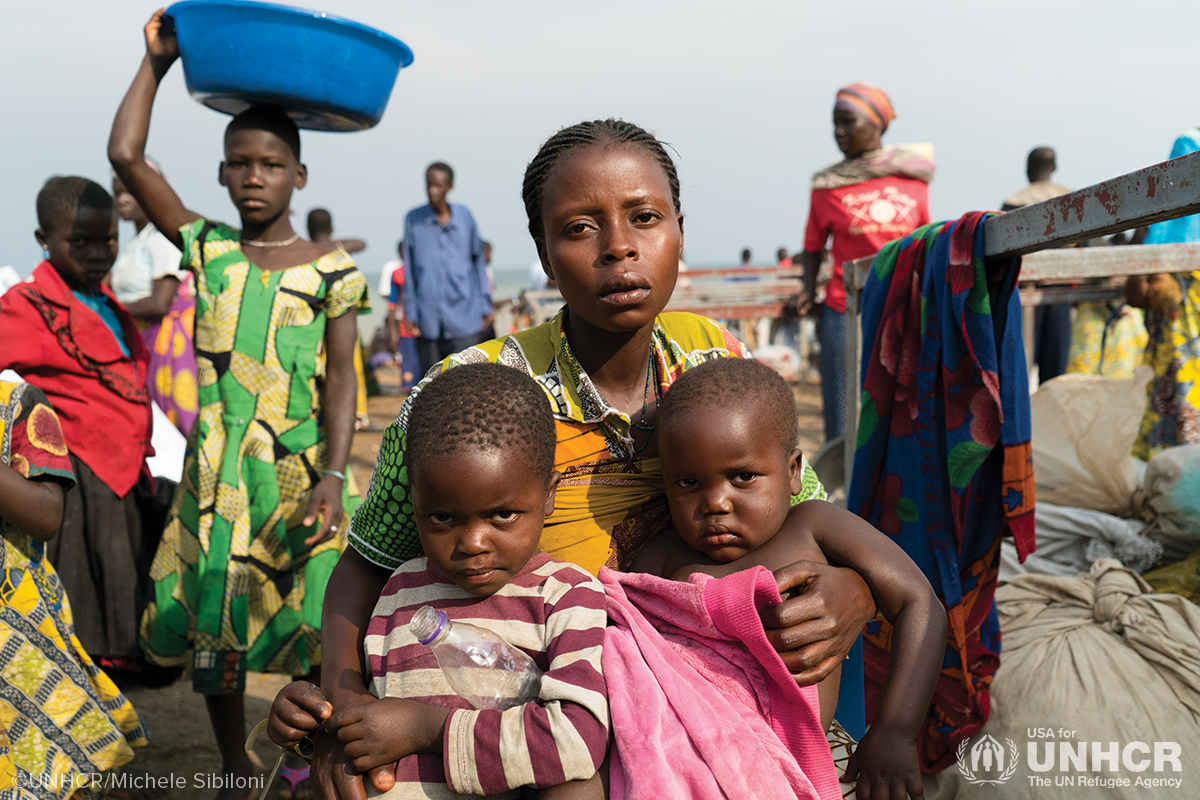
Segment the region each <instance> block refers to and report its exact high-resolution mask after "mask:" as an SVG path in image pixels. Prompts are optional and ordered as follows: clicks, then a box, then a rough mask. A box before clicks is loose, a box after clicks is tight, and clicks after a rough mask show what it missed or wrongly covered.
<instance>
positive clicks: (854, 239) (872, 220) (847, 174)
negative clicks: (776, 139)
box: [799, 83, 933, 441]
mask: <svg viewBox="0 0 1200 800" xmlns="http://www.w3.org/2000/svg"><path fill="white" fill-rule="evenodd" d="M895 117H896V112H895V111H894V110H893V109H892V101H891V98H889V97H888V95H887V92H885V91H883V90H882V89H880V88H878V87H876V86H873V85H871V84H869V83H855V84H851V85H850V86H847V87H846V88H844V89H841V90H839V91H838V93H837V101H836V103H835V104H834V106H833V138H834V140H836V141H837V146H838V149H839V150H841V151H842V153H843V154H845V156H846V159H845V160H844V161H841V162H839V163H837V164H834V165H833V166H831V167H828V168H826V169H823V170H821V171H820V172H818V173H817V174H816V175H814V176H813V187H812V200H811V202H810V204H809V211H808V229H807V231H806V232H805V234H804V253H803V255H802V256H801V263H802V264H803V266H804V289H803V291H802V292H801V294H800V298H799V309H800V313H802V314H803V313H812V312H814V311H815V313H818V317H819V319H818V323H817V326H818V327H817V331H818V333H817V338H818V340H819V341H820V343H821V395H822V400H823V404H824V410H825V440H826V441H831V440H833V439H836V438H837V437H839V436H841V435H842V433H843V431H844V430H845V427H846V405H845V400H844V398H845V396H846V367H845V341H846V340H845V325H846V319H845V317H846V290H845V288H844V286H843V284H842V265H843V264H844V263H845V262H847V261H852V260H854V259H856V258H862V257H863V256H870V255H874V254H875V253H877V252H879V248H880V247H882V246H883V245H884V244H886V243H887V242H890V241H892V240H893V239H899V238H901V237H903V236H906V235H908V234H909V233H911V232H912V231H913V230H914V229H915V228H917V227H919V226H921V225H924V224H926V223H927V222H929V182H930V181H931V180H932V179H933V162H931V161H929V160H928V159H926V158H924V157H923V156H921V155H918V154H917V153H913V152H910V151H908V150H902V149H899V148H885V147H883V145H882V142H881V141H880V140H881V138H882V137H883V132H884V131H886V130H887V127H888V123H890V122H891V121H892V120H893V119H895ZM830 237H832V239H833V243H832V245H831V246H830V245H829V240H830ZM827 249H828V251H829V253H830V258H831V259H832V261H833V277H832V278H831V279H830V281H829V283H828V284H826V286H825V303H824V305H823V306H821V307H820V309H819V311H816V310H815V309H813V292H814V289H815V287H816V278H817V270H818V268H819V267H820V265H821V261H822V260H824V258H825V252H826V250H827Z"/></svg>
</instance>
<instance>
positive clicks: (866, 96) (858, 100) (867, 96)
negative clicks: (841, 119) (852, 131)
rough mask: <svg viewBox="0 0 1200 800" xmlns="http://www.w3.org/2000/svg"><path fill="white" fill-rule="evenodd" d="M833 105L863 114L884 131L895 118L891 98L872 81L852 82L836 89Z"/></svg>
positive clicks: (835, 107)
mask: <svg viewBox="0 0 1200 800" xmlns="http://www.w3.org/2000/svg"><path fill="white" fill-rule="evenodd" d="M833 107H834V109H837V108H842V109H845V110H847V111H853V112H854V113H856V114H862V115H865V116H866V117H867V119H869V120H871V121H872V122H874V123H875V124H876V125H879V126H880V127H881V128H883V129H884V130H885V131H886V130H887V127H888V124H889V123H890V122H891V121H892V120H894V119H895V118H896V111H895V110H894V109H893V108H892V98H890V97H888V93H887V92H885V91H884V90H883V89H880V88H879V87H878V86H876V85H875V84H873V83H852V84H850V85H849V86H847V87H845V88H844V89H838V93H837V102H835V103H834V106H833Z"/></svg>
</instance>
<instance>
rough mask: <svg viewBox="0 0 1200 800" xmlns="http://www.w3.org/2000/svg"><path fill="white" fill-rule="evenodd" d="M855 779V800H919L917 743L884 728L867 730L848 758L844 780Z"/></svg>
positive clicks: (920, 795)
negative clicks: (856, 799)
mask: <svg viewBox="0 0 1200 800" xmlns="http://www.w3.org/2000/svg"><path fill="white" fill-rule="evenodd" d="M855 778H857V779H858V787H857V788H856V789H855V796H856V797H859V798H861V800H905V798H906V797H911V798H913V800H921V798H923V797H924V796H925V789H924V786H923V785H922V783H921V770H920V768H919V767H918V766H917V743H916V741H915V740H914V739H913V738H912V737H911V736H908V735H905V734H902V733H896V732H893V731H889V730H887V729H885V728H878V727H873V728H871V729H870V730H868V731H867V733H866V735H865V736H863V738H862V741H861V742H859V743H858V749H857V750H855V751H854V755H852V756H850V761H849V762H848V763H847V764H846V777H845V779H846V780H847V781H853V780H854V779H855Z"/></svg>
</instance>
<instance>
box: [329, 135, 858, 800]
mask: <svg viewBox="0 0 1200 800" xmlns="http://www.w3.org/2000/svg"><path fill="white" fill-rule="evenodd" d="M524 200H525V206H526V211H527V213H528V216H529V230H530V233H531V235H532V236H533V239H534V242H535V243H536V245H537V249H538V254H539V257H540V259H541V262H542V265H543V268H544V269H545V270H546V272H547V274H548V275H549V276H550V277H551V278H552V279H554V280H555V281H556V282H557V284H558V286H559V289H560V291H562V293H563V297H564V299H565V300H566V308H565V309H564V310H563V311H562V312H560V313H559V314H558V316H557V317H555V319H553V320H552V321H550V322H548V323H545V324H543V325H541V326H538V327H536V328H533V329H531V330H528V331H525V332H522V333H519V334H516V335H513V336H510V337H505V338H502V339H498V340H494V341H491V342H485V343H483V344H481V345H478V346H476V347H473V348H471V349H469V350H466V351H463V352H462V353H459V354H457V355H455V356H452V357H450V358H449V359H447V360H446V362H444V363H443V368H444V369H448V368H451V367H454V366H456V365H458V364H464V363H472V362H480V361H491V362H498V363H501V364H505V365H508V366H512V367H515V368H517V369H520V370H522V371H524V372H526V373H527V374H530V375H531V376H532V377H533V378H534V379H535V380H536V381H537V382H538V383H539V384H540V385H541V387H542V389H543V391H544V392H545V393H546V395H547V397H548V398H549V400H550V404H551V407H552V409H553V411H554V417H555V420H556V427H557V432H558V444H557V452H556V457H555V462H556V463H555V469H557V470H558V471H560V472H561V473H562V479H561V480H560V482H559V484H558V488H557V493H556V498H555V506H554V512H553V513H552V514H551V515H550V516H549V517H547V519H546V525H545V529H544V531H543V533H542V537H541V548H542V549H543V550H544V551H546V552H547V553H549V554H550V555H552V556H554V557H556V558H559V559H561V560H564V561H571V562H574V563H576V564H579V565H580V566H582V567H584V568H586V569H587V570H589V571H591V572H592V573H595V572H596V571H598V570H599V568H600V567H601V566H603V565H604V564H606V563H607V564H609V565H612V566H615V567H618V568H628V567H629V565H630V564H631V562H632V560H633V558H634V557H635V556H636V555H637V553H638V551H639V550H640V548H641V546H642V545H643V544H644V543H645V542H646V541H647V540H648V539H650V538H651V537H653V536H655V535H656V534H658V533H661V532H662V531H664V530H665V529H666V528H667V527H668V525H669V511H668V508H667V504H666V500H665V496H664V494H663V487H662V475H661V469H660V466H659V462H658V458H657V456H658V450H657V445H656V442H655V436H654V428H655V423H656V414H657V408H658V401H659V398H660V396H661V395H662V393H663V392H665V391H666V389H667V388H668V387H669V386H670V385H671V383H672V382H673V381H674V380H675V379H676V378H678V377H679V375H680V374H682V372H683V371H684V370H686V369H689V368H691V367H694V366H696V365H698V364H700V363H702V362H704V361H706V360H709V359H713V358H723V357H742V356H743V355H744V352H743V350H742V348H741V346H740V345H739V344H738V342H737V341H736V340H735V339H733V337H732V336H730V335H729V333H728V332H727V331H725V330H724V329H723V328H722V327H721V326H719V325H718V324H716V323H715V322H712V321H711V320H708V319H705V318H703V317H698V316H695V315H690V314H667V313H662V312H663V308H664V307H665V306H666V304H667V301H668V299H669V298H670V296H671V292H672V290H673V288H674V286H675V280H676V277H677V274H678V267H679V257H680V254H681V252H682V248H683V215H682V214H681V213H680V211H679V208H680V203H679V180H678V177H677V175H676V172H675V166H674V164H673V162H672V161H671V159H670V157H669V156H668V155H667V153H666V151H665V150H664V149H663V147H662V145H661V143H659V142H658V140H657V139H655V138H654V137H653V136H652V135H651V134H649V133H647V132H646V131H644V130H642V129H641V128H639V127H637V126H636V125H632V124H630V123H626V122H621V121H614V120H607V121H596V122H587V123H581V124H578V125H575V126H572V127H570V128H566V129H564V130H562V131H560V132H559V133H558V134H556V135H555V136H553V137H551V138H550V140H548V141H547V142H546V143H545V144H544V145H543V146H542V148H541V150H540V151H539V153H538V155H537V156H536V157H535V158H534V160H533V162H532V163H531V164H530V165H529V168H528V170H527V171H526V176H525V185H524ZM420 389H421V387H418V389H417V392H415V393H414V394H417V393H419V392H420ZM410 402H411V398H410ZM408 407H409V404H408V403H406V405H405V409H404V410H403V411H402V412H401V415H400V417H399V419H398V420H397V421H396V422H395V423H394V424H393V425H392V426H390V427H389V428H388V430H387V432H386V433H385V436H384V441H383V445H382V446H381V449H380V455H379V461H378V463H377V465H376V468H375V474H374V477H373V479H372V483H371V488H370V490H369V492H368V495H367V497H366V498H365V499H364V503H363V505H362V506H361V507H360V509H359V511H358V513H357V514H356V516H355V518H354V522H353V529H352V531H351V534H350V539H349V541H350V544H351V548H348V549H347V551H346V552H345V553H344V554H343V556H342V559H341V561H339V563H338V566H337V568H336V570H335V579H336V580H337V582H338V585H339V586H343V587H345V589H344V590H343V591H341V592H338V593H336V594H335V593H330V594H327V595H326V613H325V615H324V618H323V635H324V646H323V651H324V658H325V662H324V669H323V674H322V677H323V681H322V690H323V692H324V694H325V696H326V697H328V698H329V699H330V701H331V702H332V704H333V708H334V710H335V711H337V710H341V709H346V708H350V707H353V706H356V705H358V704H362V703H366V702H370V701H373V700H375V697H374V696H373V695H371V693H370V692H369V691H367V688H366V684H365V681H364V677H363V668H362V656H361V653H362V642H363V635H364V632H365V629H366V625H367V621H368V619H369V618H370V616H371V612H372V609H373V608H374V606H375V602H376V600H377V598H378V597H379V595H380V591H381V590H382V589H383V586H384V583H385V581H386V580H387V577H388V575H389V574H390V572H391V571H392V569H394V568H395V567H396V566H397V565H399V564H400V563H402V562H403V561H405V560H406V559H408V558H412V557H414V556H417V555H419V553H420V550H419V543H418V540H417V537H416V533H415V526H414V522H413V520H412V518H411V508H412V506H411V502H410V497H409V490H408V480H407V475H406V469H405V458H404V454H405V429H406V426H407V411H408ZM802 472H803V477H802V478H801V480H800V484H801V491H800V493H799V494H798V496H797V497H795V498H793V500H794V501H795V502H799V501H802V500H806V499H810V498H814V497H822V496H823V490H822V489H821V487H820V484H819V482H818V481H817V480H816V477H815V475H814V474H813V473H812V471H811V468H810V467H809V466H808V465H807V463H804V464H803V465H802ZM777 578H778V580H779V582H780V584H781V589H784V590H786V589H787V588H792V587H795V586H799V585H803V584H807V585H806V588H805V591H804V593H803V595H802V596H800V597H797V598H793V599H791V600H789V601H786V602H785V603H783V604H781V605H780V606H777V607H775V608H773V609H769V610H768V611H767V612H766V613H765V614H764V622H765V625H766V626H767V628H768V636H769V638H770V640H771V641H772V643H773V644H774V645H775V646H776V648H777V649H779V650H781V651H784V652H783V653H782V657H783V659H784V661H785V663H786V664H787V665H788V667H789V669H791V670H792V671H793V672H794V673H795V675H796V679H797V681H799V682H802V683H813V682H816V681H818V680H820V679H822V678H824V677H825V676H826V675H828V674H829V673H830V672H831V671H832V670H833V669H834V668H835V667H836V666H837V665H838V664H840V663H841V661H842V659H843V657H844V656H845V654H846V652H847V651H848V649H849V646H850V644H851V643H852V642H853V640H854V638H855V636H857V634H858V632H859V631H860V630H861V628H862V625H863V624H864V623H865V622H866V621H867V620H868V619H869V618H870V617H871V616H872V615H873V613H874V603H873V602H872V599H871V594H870V592H869V590H867V588H866V586H865V584H864V583H863V581H862V579H861V578H860V577H859V576H858V575H857V574H856V573H854V572H853V571H849V570H843V569H838V568H834V567H828V566H821V565H813V564H794V565H792V566H791V567H788V568H785V569H783V570H780V571H779V573H777ZM331 738H332V737H328V736H326V737H323V738H322V740H321V741H320V742H319V744H318V756H317V759H316V761H315V762H314V770H315V772H314V778H315V779H316V780H317V782H318V786H319V790H320V792H321V794H322V795H323V796H326V797H337V796H340V797H342V798H345V799H346V800H349V798H361V797H363V785H362V783H361V781H360V779H359V777H358V774H357V773H356V772H355V771H354V770H353V768H352V767H350V766H349V765H348V763H347V762H346V757H345V755H344V753H343V752H342V750H341V747H340V746H339V745H338V744H337V743H336V742H335V741H331ZM383 769H384V768H382V767H381V768H378V770H372V773H371V774H372V777H373V778H374V777H377V776H376V773H377V772H378V771H381V770H383Z"/></svg>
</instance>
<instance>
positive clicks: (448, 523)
mask: <svg viewBox="0 0 1200 800" xmlns="http://www.w3.org/2000/svg"><path fill="white" fill-rule="evenodd" d="M407 430H408V433H407V443H406V444H407V456H408V469H409V473H410V474H409V478H410V486H411V492H412V496H411V498H409V499H410V500H411V502H412V506H413V512H414V513H413V516H414V518H415V520H416V525H417V530H418V533H419V534H420V537H421V545H422V547H423V549H424V552H425V555H424V556H423V557H420V558H416V559H413V560H411V561H408V562H406V563H405V564H402V565H401V566H400V567H399V568H397V569H396V571H395V572H394V573H393V574H392V577H391V578H390V579H389V580H388V583H387V585H386V586H385V588H384V590H383V593H382V594H381V595H380V597H379V601H378V603H377V604H376V606H375V611H374V613H373V615H372V617H371V621H370V624H369V626H368V628H367V633H366V637H365V640H364V647H365V650H366V659H367V667H368V670H369V673H370V676H371V689H372V692H373V693H374V694H375V695H376V697H378V698H379V699H378V700H375V701H372V702H367V703H364V704H362V705H358V706H354V707H351V708H348V709H343V710H341V711H339V712H338V713H336V714H332V715H330V710H331V707H330V705H329V704H328V703H327V702H326V701H325V698H324V697H323V696H321V693H320V690H319V689H317V688H316V687H314V686H312V685H311V684H308V683H300V682H298V683H293V684H290V685H289V686H287V687H285V688H284V689H283V690H282V691H281V692H280V694H279V696H278V697H277V698H276V700H275V703H274V704H273V706H272V709H271V721H270V731H271V738H272V740H274V741H275V742H276V743H277V744H279V745H281V746H284V747H290V746H291V745H293V744H295V743H297V742H298V741H300V740H302V739H303V738H305V737H307V736H309V735H311V734H312V733H314V732H315V731H316V730H317V729H318V728H319V727H322V726H323V729H324V731H325V732H326V735H336V736H337V737H338V739H339V740H340V741H341V742H342V743H343V744H344V747H345V752H346V755H347V757H348V758H350V759H351V763H352V764H353V766H354V768H355V769H356V770H359V771H361V772H364V773H365V772H367V771H368V770H371V769H374V768H376V767H379V766H381V765H386V764H390V763H392V762H395V765H396V766H395V770H394V776H395V778H394V783H392V782H391V781H390V780H389V778H390V776H384V777H383V778H376V779H375V781H374V784H375V785H374V791H372V787H371V786H370V785H368V792H369V793H370V794H372V795H373V796H374V795H380V794H381V793H382V794H384V795H385V796H386V797H387V798H388V800H400V798H410V797H411V798H416V797H420V798H442V797H459V796H460V795H489V796H496V797H514V798H515V797H520V796H521V791H520V790H521V788H522V787H533V788H544V787H553V786H558V785H560V784H563V783H565V782H568V781H579V780H586V779H591V778H593V776H595V774H596V770H597V769H598V768H599V766H600V764H601V763H602V762H603V760H604V755H605V749H606V746H607V740H608V698H607V694H606V691H605V685H604V676H603V673H602V671H601V666H600V654H601V649H602V645H603V643H604V628H605V624H606V614H605V600H604V591H603V589H602V588H601V586H600V583H599V582H598V581H597V580H596V579H595V578H593V577H592V576H591V575H589V574H588V573H587V572H585V571H584V570H582V569H580V568H579V567H576V566H574V565H571V564H566V563H563V562H559V561H555V560H554V559H551V558H550V557H549V556H547V555H546V554H545V553H542V552H540V551H539V550H538V541H539V538H540V536H541V532H542V523H543V520H544V519H545V516H546V515H547V514H549V513H550V512H551V511H553V509H554V488H555V485H556V484H557V482H558V479H559V473H558V472H556V471H554V451H555V443H556V436H555V429H554V419H553V417H552V416H551V412H550V405H549V402H548V401H547V399H546V396H545V394H544V393H543V391H542V389H541V388H540V387H539V386H538V385H537V384H536V383H535V382H534V381H533V379H532V378H530V377H529V376H527V375H525V374H524V373H522V372H519V371H517V370H514V369H511V368H509V367H505V366H501V365H498V364H467V365H463V366H460V367H455V368H454V369H451V370H447V371H446V372H445V373H444V374H442V375H441V376H439V377H438V378H437V379H435V380H433V381H432V382H430V383H429V384H428V385H427V386H426V387H425V388H424V389H423V390H422V392H421V393H420V394H419V395H418V396H417V398H416V399H415V400H414V401H413V403H412V408H411V412H410V418H409V421H408V426H407ZM330 590H331V591H336V587H332V586H331V587H330ZM425 605H430V606H433V607H434V608H436V609H440V610H442V611H445V612H446V614H447V616H448V617H449V618H450V619H451V620H455V621H458V620H461V621H464V622H469V623H471V624H473V625H478V626H480V627H483V628H487V629H488V630H491V631H493V632H495V633H497V634H499V635H500V636H503V637H504V639H505V640H507V641H508V642H509V643H510V644H512V645H514V646H516V647H518V648H520V649H522V650H524V651H525V652H526V653H528V654H529V655H530V656H531V657H532V658H533V660H534V661H535V662H536V663H537V665H538V666H539V667H540V668H541V669H542V671H543V672H544V673H545V674H544V675H543V677H542V684H541V693H540V696H539V697H538V699H537V701H536V702H530V703H526V704H524V705H519V706H516V707H514V708H510V709H507V710H503V711H501V710H494V709H485V710H478V709H475V708H473V707H472V706H471V705H470V704H469V703H468V702H467V701H466V700H464V699H462V698H461V697H459V696H457V695H456V694H455V693H454V690H453V689H451V688H450V686H449V684H448V683H447V682H446V679H445V677H444V675H443V674H442V671H441V670H440V669H439V667H438V664H437V661H436V659H435V658H434V656H433V652H432V651H431V650H430V649H429V648H427V647H424V646H423V645H421V644H419V643H418V642H417V640H416V638H415V637H414V636H413V634H412V633H411V632H410V631H409V629H408V623H409V621H410V620H411V619H412V617H413V615H414V614H415V613H416V612H417V610H418V609H420V608H421V607H422V606H425Z"/></svg>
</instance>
